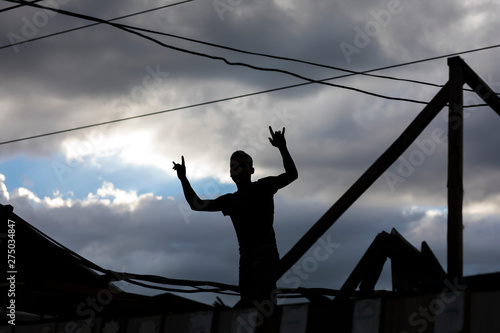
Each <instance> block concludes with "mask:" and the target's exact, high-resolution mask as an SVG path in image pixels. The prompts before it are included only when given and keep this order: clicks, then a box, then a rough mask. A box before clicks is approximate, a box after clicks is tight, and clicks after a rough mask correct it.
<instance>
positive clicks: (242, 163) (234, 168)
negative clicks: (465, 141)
mask: <svg viewBox="0 0 500 333" xmlns="http://www.w3.org/2000/svg"><path fill="white" fill-rule="evenodd" d="M253 173H254V168H253V160H252V157H250V155H248V154H247V153H245V152H244V151H243V150H237V151H235V152H234V153H233V154H232V155H231V159H230V174H231V178H232V179H233V181H234V182H235V183H236V184H238V183H244V182H249V181H250V178H251V176H252V174H253Z"/></svg>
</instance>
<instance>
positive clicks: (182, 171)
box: [172, 156, 186, 180]
mask: <svg viewBox="0 0 500 333" xmlns="http://www.w3.org/2000/svg"><path fill="white" fill-rule="evenodd" d="M181 159H182V162H181V164H179V163H175V162H173V161H172V163H174V170H175V171H177V177H179V179H180V180H182V179H185V178H186V163H184V156H181Z"/></svg>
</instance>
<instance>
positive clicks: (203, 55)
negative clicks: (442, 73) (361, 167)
mask: <svg viewBox="0 0 500 333" xmlns="http://www.w3.org/2000/svg"><path fill="white" fill-rule="evenodd" d="M6 1H9V2H14V3H23V4H26V5H28V6H31V7H35V8H40V9H45V10H51V11H54V12H57V13H60V14H63V15H68V16H71V17H76V18H80V19H84V20H90V21H94V22H98V23H103V24H107V25H110V26H113V27H115V28H118V29H121V30H124V31H126V32H129V33H131V34H134V35H137V36H139V37H142V38H144V39H147V40H149V41H152V42H154V43H156V44H158V45H160V46H163V47H165V48H168V49H171V50H175V51H179V52H183V53H187V54H191V55H195V56H200V57H204V58H208V59H212V60H219V61H223V62H224V63H226V64H227V65H230V66H240V67H246V68H250V69H254V70H259V71H266V72H276V73H282V74H287V75H290V76H293V77H296V78H299V79H301V80H304V81H309V82H312V83H318V84H322V85H327V86H331V87H336V88H341V89H347V90H352V91H356V92H359V93H362V94H366V95H370V96H374V97H379V98H384V99H388V100H397V101H404V102H411V103H419V104H427V102H424V101H418V100H414V99H409V98H401V97H392V96H387V95H382V94H378V93H373V92H369V91H366V90H363V89H358V88H354V87H349V86H344V85H339V84H334V83H330V82H326V81H325V80H315V79H311V78H308V77H305V76H303V75H300V74H296V73H293V72H290V71H287V70H283V69H277V68H268V67H260V66H255V65H251V64H247V63H243V62H233V61H229V60H228V59H226V58H224V57H221V56H214V55H210V54H206V53H201V52H196V51H191V50H186V49H183V48H180V47H177V46H173V45H168V44H165V43H163V42H161V41H159V40H157V39H154V38H152V37H150V36H146V35H144V34H142V33H140V32H138V31H136V30H135V29H131V28H128V27H126V26H124V25H121V24H117V23H113V22H110V21H106V20H103V19H100V18H96V17H93V16H89V15H84V14H79V13H74V12H70V11H67V10H63V9H56V8H50V7H46V6H41V5H38V4H33V3H29V2H26V1H23V0H6Z"/></svg>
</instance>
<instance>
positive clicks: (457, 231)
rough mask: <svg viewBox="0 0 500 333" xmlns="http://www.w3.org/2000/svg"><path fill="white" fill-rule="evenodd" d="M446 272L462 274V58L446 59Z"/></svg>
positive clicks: (455, 275)
mask: <svg viewBox="0 0 500 333" xmlns="http://www.w3.org/2000/svg"><path fill="white" fill-rule="evenodd" d="M448 66H449V73H450V80H449V84H450V85H449V93H448V97H449V110H448V235H447V241H448V275H449V276H452V277H461V276H462V273H463V269H462V267H463V222H462V204H463V122H464V117H463V85H464V78H463V73H462V60H461V59H460V58H458V57H454V58H450V59H448Z"/></svg>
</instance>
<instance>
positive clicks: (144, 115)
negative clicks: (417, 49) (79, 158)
mask: <svg viewBox="0 0 500 333" xmlns="http://www.w3.org/2000/svg"><path fill="white" fill-rule="evenodd" d="M6 1H9V2H19V1H14V0H6ZM188 1H193V0H188ZM188 1H183V2H181V3H184V2H188ZM21 2H22V3H23V4H24V3H25V1H21ZM26 4H29V3H26ZM177 4H180V3H177ZM170 6H171V5H170ZM34 7H41V8H44V7H43V6H34ZM48 9H50V8H48ZM157 9H159V8H156V9H151V10H148V11H152V10H157ZM55 11H58V10H55ZM75 15H77V17H79V16H81V14H75ZM131 15H137V13H136V14H130V15H127V16H131ZM83 16H84V15H83ZM122 18H123V17H122ZM94 19H95V20H100V19H96V18H94ZM117 19H118V18H116V19H115V20H117ZM100 21H103V22H100V23H106V24H110V23H107V22H109V21H104V20H100ZM100 23H96V24H100ZM96 24H92V25H96ZM111 25H113V26H115V25H114V24H111ZM123 30H126V31H128V30H127V28H125V29H123ZM131 33H134V32H131ZM135 34H137V33H135ZM138 35H139V36H141V37H144V38H146V39H149V40H153V41H155V42H157V43H161V42H159V41H156V40H155V39H152V38H150V37H148V36H144V35H142V34H138ZM161 44H163V43H161ZM499 46H500V45H494V46H488V47H483V48H479V49H474V50H468V51H463V52H459V53H453V54H450V55H457V54H464V53H470V52H477V51H481V50H487V49H492V48H496V47H499ZM166 47H169V46H166ZM174 48H175V47H174ZM181 50H182V49H181ZM183 51H185V52H189V53H191V51H186V50H183ZM243 52H244V51H243ZM195 54H196V52H195ZM255 54H257V53H255ZM450 55H443V56H437V57H432V58H426V59H421V60H416V61H411V62H407V63H402V64H396V65H391V66H386V67H380V68H375V69H371V70H367V71H363V72H353V73H350V74H347V75H341V76H336V77H330V78H326V79H322V80H311V79H308V78H305V79H306V80H308V82H304V83H300V84H293V85H288V86H284V87H279V88H274V89H268V90H264V91H259V92H254V93H248V94H243V95H238V96H233V97H227V98H222V99H218V100H213V101H208V102H202V103H197V104H193V105H188V106H183V107H178V108H173V109H167V110H162V111H156V112H152V113H147V114H141V115H137V116H132V117H126V118H121V119H115V120H110V121H105V122H99V123H94V124H89V125H84V126H79V127H74V128H69V129H64V130H59V131H54V132H49V133H43V134H39V135H33V136H28V137H24V138H19V139H13V140H8V141H4V142H0V145H4V144H9V143H14V142H20V141H25V140H30V139H36V138H40V137H45V136H51V135H56V134H62V133H67V132H71V131H77V130H82V129H87V128H91V127H97V126H102V125H107V124H112V123H117V122H122V121H127V120H132V119H138V118H143V117H148V116H153V115H158V114H162V113H166V112H171V111H177V110H182V109H188V108H193V107H197V106H203V105H208V104H213V103H218V102H223V101H229V100H232V99H238V98H243V97H249V96H255V95H259V94H264V93H270V92H274V91H279V90H285V89H289V88H294V87H300V86H305V85H308V84H312V83H324V82H325V81H329V80H333V79H337V78H341V77H347V76H351V75H356V74H366V73H369V72H375V71H380V70H385V69H390V68H396V67H401V66H406V65H410V64H416V63H421V62H425V61H431V60H436V59H441V58H444V57H447V56H450ZM209 57H212V56H209ZM275 57H278V56H275ZM216 58H218V57H216ZM280 58H283V59H287V60H288V59H291V58H285V57H280ZM221 59H224V58H221ZM224 60H225V59H224ZM291 60H292V61H299V60H296V59H291ZM311 64H312V63H311ZM244 65H247V64H244ZM247 66H252V65H247ZM322 66H323V65H322ZM257 69H259V68H258V67H257ZM269 70H273V69H269ZM339 70H341V69H339ZM276 71H280V72H281V70H276ZM346 71H348V70H346ZM285 72H286V71H285ZM348 72H349V71H348ZM292 74H293V73H292ZM387 78H391V77H387ZM393 79H394V78H393ZM399 80H405V79H399ZM405 81H410V80H405ZM414 82H415V83H421V82H419V81H414ZM426 84H428V85H433V86H437V87H439V86H440V85H435V84H430V83H426ZM328 85H331V84H328ZM333 86H338V87H341V88H347V89H351V90H356V91H360V92H365V93H368V94H372V93H370V92H366V91H362V90H360V89H357V88H352V87H345V86H340V85H333ZM375 95H376V94H375ZM380 97H382V98H387V99H395V100H403V101H407V102H413V103H419V104H427V102H423V101H417V100H411V99H401V98H393V97H389V96H384V95H380ZM483 105H484V104H480V105H470V106H465V107H477V106H483Z"/></svg>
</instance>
